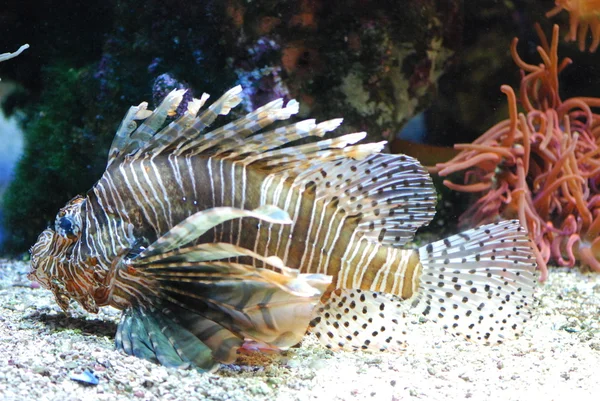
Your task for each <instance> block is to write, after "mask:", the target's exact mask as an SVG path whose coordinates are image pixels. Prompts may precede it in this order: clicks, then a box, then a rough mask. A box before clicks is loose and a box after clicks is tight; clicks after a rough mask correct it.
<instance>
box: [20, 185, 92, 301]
mask: <svg viewBox="0 0 600 401" xmlns="http://www.w3.org/2000/svg"><path fill="white" fill-rule="evenodd" d="M84 200H85V198H83V197H81V196H77V197H75V198H73V199H72V200H71V201H69V203H67V205H66V206H65V207H63V208H62V209H60V211H59V212H58V214H57V216H56V221H55V225H54V229H53V228H47V229H45V230H44V231H42V233H41V234H40V235H39V236H38V239H37V241H36V243H35V244H34V245H33V246H32V247H31V249H30V250H29V252H30V254H31V270H30V272H29V275H28V278H29V279H30V280H32V281H37V282H38V283H40V285H41V286H42V287H44V288H46V289H48V290H50V291H52V293H53V294H54V297H55V299H56V303H57V304H58V305H59V306H60V307H61V309H62V310H64V311H67V310H68V308H69V303H70V300H71V299H75V300H76V301H78V302H79V303H80V304H81V305H82V306H83V307H84V308H85V309H86V310H88V311H89V312H97V311H98V308H97V306H96V305H95V302H94V300H93V298H92V296H91V291H89V288H88V287H89V285H87V284H88V283H90V280H89V271H86V269H85V268H82V267H80V266H79V265H78V264H76V263H74V260H75V258H74V255H73V251H74V249H75V246H76V244H77V242H78V241H79V240H80V238H81V206H82V205H83V202H84Z"/></svg>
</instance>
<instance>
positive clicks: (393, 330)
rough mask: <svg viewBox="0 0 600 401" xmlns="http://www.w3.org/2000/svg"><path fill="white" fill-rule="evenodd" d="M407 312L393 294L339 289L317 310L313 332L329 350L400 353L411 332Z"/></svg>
mask: <svg viewBox="0 0 600 401" xmlns="http://www.w3.org/2000/svg"><path fill="white" fill-rule="evenodd" d="M404 309H405V308H404V306H402V305H401V300H400V299H399V298H397V297H394V296H393V295H389V294H383V293H378V292H370V291H361V290H347V289H344V290H336V291H335V292H334V293H333V294H332V295H331V298H329V299H328V300H327V301H326V302H325V303H324V304H322V305H321V307H320V308H318V309H317V310H316V313H315V318H314V319H313V320H312V322H311V324H310V331H311V332H313V333H314V334H315V335H316V336H317V338H319V340H320V341H321V343H323V344H324V345H325V346H326V347H327V348H330V349H346V350H389V351H398V350H401V349H404V348H405V339H404V336H405V335H406V333H407V330H408V328H407V327H406V320H405V319H404Z"/></svg>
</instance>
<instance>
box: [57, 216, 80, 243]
mask: <svg viewBox="0 0 600 401" xmlns="http://www.w3.org/2000/svg"><path fill="white" fill-rule="evenodd" d="M73 228H74V223H73V221H72V220H71V219H70V218H69V217H67V216H63V217H61V218H59V219H58V220H57V221H56V232H57V233H59V234H60V235H62V236H63V237H67V238H73V237H75V236H76V235H75V233H74V232H73Z"/></svg>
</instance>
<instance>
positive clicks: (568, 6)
mask: <svg viewBox="0 0 600 401" xmlns="http://www.w3.org/2000/svg"><path fill="white" fill-rule="evenodd" d="M554 4H556V6H555V7H554V8H553V9H552V10H550V11H548V12H547V13H546V17H553V16H555V15H556V14H558V13H560V12H561V11H562V10H566V11H567V12H568V13H569V24H570V28H569V33H568V34H567V36H566V40H568V41H573V42H574V41H575V40H578V42H579V50H581V51H584V50H585V39H586V36H587V33H588V29H589V30H590V32H591V33H592V44H591V45H590V52H592V53H593V52H595V51H596V49H597V48H598V45H600V0H556V1H555V2H554Z"/></svg>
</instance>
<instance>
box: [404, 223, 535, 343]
mask: <svg viewBox="0 0 600 401" xmlns="http://www.w3.org/2000/svg"><path fill="white" fill-rule="evenodd" d="M419 257H420V260H421V263H422V265H423V274H422V276H421V280H420V291H419V293H418V295H417V297H416V299H415V300H414V301H413V302H412V307H413V308H414V311H415V312H419V313H422V314H423V315H424V316H427V317H429V318H431V319H432V320H434V321H437V322H439V323H441V324H443V325H444V329H447V330H452V331H454V332H455V333H457V334H461V335H463V336H465V337H466V338H468V339H471V340H479V341H483V342H485V343H492V344H493V343H501V342H503V341H504V340H505V339H508V338H511V337H518V336H519V335H520V333H521V331H522V325H523V323H525V322H526V321H527V320H528V319H529V318H530V317H531V310H532V307H533V304H534V298H533V290H534V288H535V284H536V281H537V279H536V267H537V264H536V262H535V257H534V254H533V250H532V245H531V240H530V239H529V237H528V235H527V232H526V231H525V229H524V228H523V227H521V226H520V225H519V221H518V220H512V221H501V222H498V223H493V224H488V225H484V226H481V227H478V228H475V229H472V230H468V231H465V232H462V233H460V234H457V235H453V236H451V237H449V238H446V239H444V240H441V241H437V242H434V243H432V244H429V245H427V246H424V247H422V248H420V249H419Z"/></svg>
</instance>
